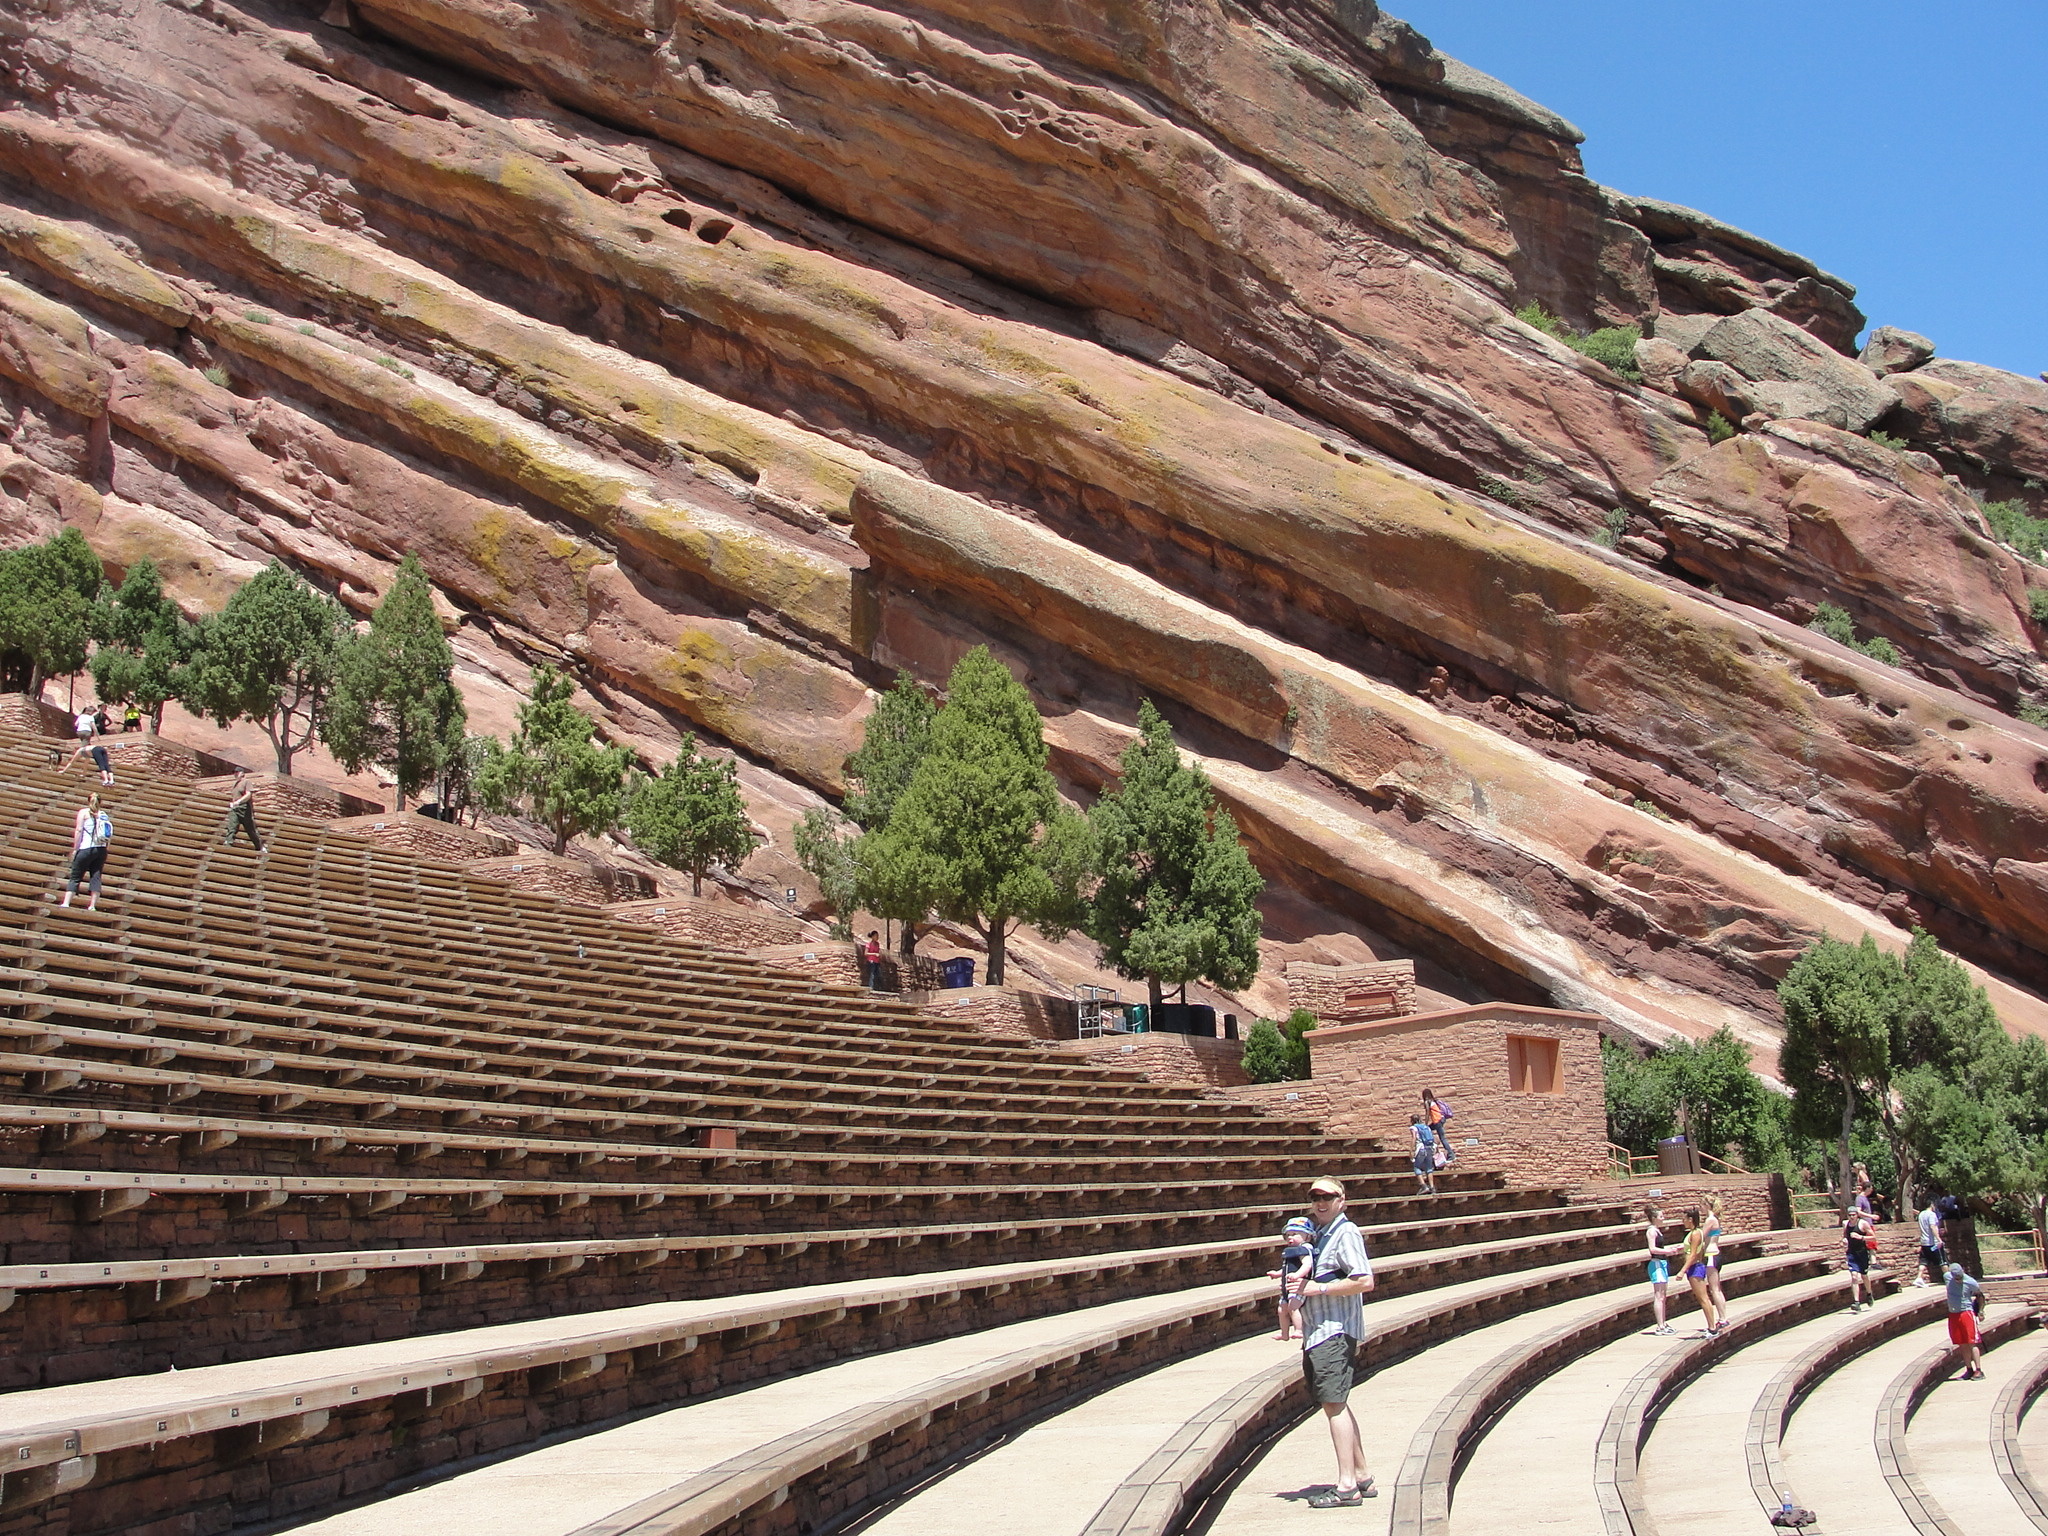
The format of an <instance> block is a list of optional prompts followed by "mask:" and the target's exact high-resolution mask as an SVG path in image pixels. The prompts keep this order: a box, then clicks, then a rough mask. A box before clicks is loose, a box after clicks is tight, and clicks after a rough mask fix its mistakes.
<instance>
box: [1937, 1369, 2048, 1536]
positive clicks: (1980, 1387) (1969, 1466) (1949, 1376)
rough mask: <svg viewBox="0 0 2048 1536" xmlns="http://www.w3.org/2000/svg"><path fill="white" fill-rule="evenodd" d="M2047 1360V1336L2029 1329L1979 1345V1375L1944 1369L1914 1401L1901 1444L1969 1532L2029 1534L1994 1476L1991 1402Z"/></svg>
mask: <svg viewBox="0 0 2048 1536" xmlns="http://www.w3.org/2000/svg"><path fill="white" fill-rule="evenodd" d="M2043 1361H2048V1336H2044V1335H2043V1334H2041V1333H2040V1332H2038V1331H2036V1332H2030V1333H2025V1334H2022V1335H2021V1336H2019V1337H2018V1338H2015V1339H2012V1340H2011V1341H2009V1342H2007V1343H2005V1344H2001V1345H1999V1346H1997V1347H1996V1348H1994V1349H1990V1350H1987V1351H1986V1352H1985V1355H1984V1379H1983V1380H1982V1381H1958V1380H1956V1379H1955V1372H1953V1371H1950V1372H1948V1373H1946V1375H1945V1377H1944V1379H1943V1380H1942V1382H1941V1384H1940V1385H1939V1386H1937V1387H1936V1388H1935V1389H1934V1390H1933V1391H1932V1392H1931V1393H1929V1394H1928V1395H1927V1396H1926V1397H1925V1398H1924V1399H1922V1401H1921V1403H1920V1408H1919V1411H1918V1412H1916V1413H1915V1414H1914V1415H1913V1418H1912V1423H1911V1425H1910V1426H1909V1428H1908V1430H1907V1435H1906V1440H1907V1445H1908V1446H1909V1448H1910V1449H1911V1451H1912V1457H1913V1464H1914V1466H1915V1467H1916V1468H1917V1470H1918V1472H1919V1476H1920V1481H1921V1483H1922V1484H1923V1485H1924V1486H1925V1487H1926V1489H1927V1492H1928V1494H1929V1495H1930V1496H1931V1497H1932V1498H1933V1500H1934V1502H1935V1503H1937V1504H1938V1505H1940V1506H1941V1509H1942V1511H1943V1512H1944V1513H1945V1514H1946V1515H1947V1516H1948V1517H1949V1519H1951V1520H1953V1521H1954V1522H1955V1523H1956V1524H1957V1525H1959V1526H1961V1527H1962V1528H1963V1529H1964V1530H1965V1531H1968V1532H1969V1533H1970V1536H2035V1532H2036V1530H2037V1527H2036V1526H2035V1524H2034V1522H2033V1520H2032V1519H2030V1518H2029V1517H2028V1515H2027V1514H2026V1512H2025V1510H2024V1509H2023V1508H2022V1506H2021V1505H2020V1503H2019V1502H2018V1501H2016V1500H2015V1499H2014V1498H2013V1496H2012V1494H2011V1493H2010V1492H2009V1491H2008V1490H2007V1488H2006V1486H2005V1484H2004V1483H2003V1482H2002V1481H2001V1480H2000V1478H1999V1476H1998V1467H1997V1462H1996V1460H1995V1458H1994V1457H1993V1454H1992V1433H1993V1431H1992V1416H1993V1408H1994V1406H1995V1405H1996V1403H1997V1401H1998V1398H1999V1396H2000V1395H2001V1394H2002V1393H2003V1392H2004V1390H2005V1388H2006V1386H2007V1385H2008V1384H2009V1383H2011V1382H2012V1381H2014V1380H2016V1379H2018V1378H2019V1377H2021V1376H2023V1375H2025V1374H2026V1373H2027V1372H2028V1371H2030V1370H2033V1369H2036V1368H2038V1367H2039V1366H2040V1365H2041V1363H2042V1362H2043Z"/></svg>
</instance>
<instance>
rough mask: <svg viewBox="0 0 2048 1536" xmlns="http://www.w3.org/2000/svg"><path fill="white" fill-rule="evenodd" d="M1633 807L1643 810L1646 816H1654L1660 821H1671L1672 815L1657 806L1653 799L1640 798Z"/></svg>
mask: <svg viewBox="0 0 2048 1536" xmlns="http://www.w3.org/2000/svg"><path fill="white" fill-rule="evenodd" d="M1633 808H1634V809H1635V810H1638V811H1641V812H1642V813H1643V814H1644V815H1645V816H1654V817H1656V818H1657V819H1658V820H1659V821H1669V820H1670V819H1671V818H1670V816H1668V815H1667V814H1665V813H1664V812H1663V811H1661V810H1659V809H1658V808H1657V804H1656V802H1655V801H1653V800H1638V801H1636V802H1635V805H1634V807H1633Z"/></svg>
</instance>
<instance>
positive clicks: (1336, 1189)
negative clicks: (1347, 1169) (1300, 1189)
mask: <svg viewBox="0 0 2048 1536" xmlns="http://www.w3.org/2000/svg"><path fill="white" fill-rule="evenodd" d="M1308 1192H1309V1193H1310V1194H1312V1195H1315V1194H1323V1195H1335V1196H1337V1197H1338V1198H1339V1199H1342V1198H1343V1195H1344V1186H1343V1185H1342V1184H1339V1183H1338V1182H1337V1181H1336V1180H1335V1179H1333V1178H1331V1177H1330V1176H1329V1175H1328V1174H1327V1173H1326V1174H1324V1175H1323V1176H1322V1177H1321V1178H1320V1179H1317V1180H1316V1181H1315V1183H1313V1184H1311V1185H1309V1187H1308Z"/></svg>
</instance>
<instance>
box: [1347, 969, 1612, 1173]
mask: <svg viewBox="0 0 2048 1536" xmlns="http://www.w3.org/2000/svg"><path fill="white" fill-rule="evenodd" d="M1511 1035H1522V1036H1533V1037H1536V1038H1539V1039H1554V1040H1556V1041H1558V1042H1559V1050H1560V1058H1561V1062H1560V1064H1561V1068H1562V1070H1561V1073H1560V1081H1559V1084H1558V1091H1557V1092H1554V1093H1522V1092H1516V1091H1514V1090H1513V1089H1511V1088H1510V1086H1509V1082H1508V1038H1509V1037H1510V1036H1511ZM1308 1039H1309V1050H1310V1056H1311V1060H1312V1061H1313V1063H1314V1068H1315V1078H1314V1081H1315V1085H1316V1086H1317V1087H1319V1088H1322V1089H1324V1090H1326V1091H1327V1092H1328V1094H1329V1095H1330V1098H1331V1100H1332V1109H1331V1112H1330V1114H1329V1116H1328V1118H1327V1119H1326V1121H1325V1124H1326V1125H1327V1126H1328V1128H1329V1130H1330V1131H1331V1132H1332V1134H1335V1135H1342V1136H1377V1137H1379V1138H1380V1139H1381V1140H1382V1141H1384V1142H1385V1143H1386V1145H1388V1146H1389V1147H1394V1148H1399V1147H1402V1146H1404V1145H1406V1144H1407V1137H1408V1133H1407V1130H1406V1127H1407V1124H1408V1120H1409V1117H1410V1116H1411V1115H1413V1114H1414V1113H1415V1112H1416V1110H1417V1109H1418V1108H1419V1107H1420V1105H1421V1096H1422V1090H1423V1089H1424V1088H1433V1089H1435V1090H1436V1092H1437V1093H1439V1094H1441V1095H1442V1096H1443V1097H1444V1099H1445V1100H1447V1101H1448V1102H1449V1103H1450V1105H1451V1107H1452V1108H1453V1109H1454V1110H1455V1111H1456V1112H1457V1118H1456V1120H1455V1121H1454V1122H1453V1124H1452V1127H1451V1142H1452V1146H1453V1147H1454V1148H1455V1150H1456V1152H1457V1155H1458V1160H1459V1162H1460V1164H1461V1165H1463V1166H1464V1167H1467V1168H1474V1169H1486V1170H1497V1171H1499V1172H1501V1173H1504V1174H1506V1175H1507V1176H1508V1178H1509V1179H1510V1181H1512V1182H1515V1183H1552V1182H1555V1181H1557V1180H1559V1179H1563V1180H1567V1181H1570V1182H1578V1181H1581V1180H1592V1179H1597V1178H1600V1177H1602V1176H1603V1175H1604V1174H1605V1173H1606V1171H1607V1151H1606V1148H1607V1106H1606V1095H1605V1092H1604V1089H1603V1086H1602V1081H1601V1075H1600V1020H1599V1017H1598V1016H1597V1015H1595V1014H1589V1013H1565V1012H1560V1011H1558V1010H1556V1009H1551V1008H1523V1007H1518V1006H1514V1005H1511V1004H1502V1003H1492V1004H1486V1005H1483V1006H1481V1007H1477V1008H1457V1009H1452V1010H1449V1011H1447V1012H1443V1013H1427V1014H1417V1015H1415V1016H1413V1017H1410V1018H1402V1019H1391V1020H1387V1021H1385V1022H1381V1023H1372V1024H1347V1025H1338V1026H1328V1025H1326V1026H1324V1027H1322V1028H1319V1029H1317V1030H1315V1031H1313V1032H1312V1033H1311V1034H1310V1035H1309V1037H1308ZM1475 1139H1476V1144H1474V1145H1468V1144H1467V1143H1468V1142H1470V1141H1474V1140H1475Z"/></svg>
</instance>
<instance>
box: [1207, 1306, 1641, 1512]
mask: <svg viewBox="0 0 2048 1536" xmlns="http://www.w3.org/2000/svg"><path fill="white" fill-rule="evenodd" d="M1616 1294H1620V1293H1613V1292H1610V1293H1608V1294H1606V1295H1603V1296H1596V1297H1588V1298H1586V1299H1584V1300H1582V1301H1569V1302H1564V1303H1561V1304H1559V1305H1558V1306H1554V1307H1544V1308H1542V1309H1540V1310H1538V1311H1534V1312H1526V1313H1523V1314H1522V1315H1521V1316H1519V1317H1515V1318H1511V1319H1509V1320H1508V1321H1506V1322H1501V1323H1495V1324H1493V1325H1492V1326H1491V1327H1488V1328H1479V1329H1475V1330H1474V1331H1472V1332H1471V1333H1468V1334H1466V1335H1464V1336H1463V1337H1462V1338H1457V1339H1453V1340H1450V1341H1448V1342H1446V1343H1443V1344H1439V1345H1437V1346H1436V1347H1434V1348H1432V1349H1426V1350H1424V1351H1423V1352H1422V1353H1420V1354H1418V1355H1415V1356H1412V1357H1411V1358H1409V1359H1407V1360H1404V1361H1401V1362H1400V1363H1399V1364H1397V1365H1393V1366H1389V1367H1388V1368H1387V1369H1385V1370H1383V1371H1380V1372H1378V1373H1377V1374H1375V1375H1373V1376H1369V1377H1367V1378H1366V1379H1365V1380H1364V1381H1363V1382H1361V1383H1359V1385H1358V1388H1357V1390H1356V1391H1354V1392H1353V1393H1352V1395H1351V1402H1352V1406H1353V1408H1354V1409H1355V1410H1356V1411H1357V1416H1358V1423H1359V1428H1360V1430H1361V1431H1362V1432H1363V1434H1364V1438H1365V1459H1366V1465H1367V1467H1369V1468H1370V1469H1371V1471H1372V1474H1373V1476H1374V1477H1375V1478H1377V1479H1378V1481H1379V1485H1380V1497H1378V1498H1377V1499H1372V1500H1370V1501H1368V1502H1367V1503H1366V1505H1365V1506H1364V1507H1363V1508H1362V1509H1358V1510H1338V1511H1335V1512H1334V1514H1333V1516H1332V1517H1331V1518H1341V1519H1342V1521H1343V1523H1344V1527H1345V1531H1346V1536H1385V1532H1386V1531H1387V1529H1388V1522H1389V1520H1390V1518H1391V1512H1392V1509H1393V1503H1394V1501H1393V1497H1392V1493H1393V1481H1394V1478H1395V1476H1396V1475H1397V1474H1398V1473H1399V1472H1400V1470H1401V1463H1402V1461H1403V1460H1404V1459H1405V1458H1406V1457H1407V1455H1408V1442H1409V1441H1410V1440H1411V1439H1412V1438H1413V1437H1414V1434H1415V1431H1416V1429H1417V1428H1418V1427H1419V1426H1420V1425H1421V1423H1422V1421H1423V1420H1424V1419H1426V1418H1428V1417H1429V1415H1430V1413H1431V1412H1432V1411H1433V1410H1434V1409H1435V1407H1436V1405H1437V1404H1438V1402H1439V1401H1441V1400H1442V1398H1443V1396H1444V1394H1445V1393H1446V1392H1449V1391H1450V1390H1451V1389H1452V1388H1453V1387H1455V1386H1456V1385H1457V1384H1458V1383H1459V1382H1460V1381H1462V1380H1463V1379H1464V1377H1465V1375H1466V1373H1467V1372H1469V1371H1471V1370H1473V1369H1474V1368H1476V1367H1478V1366H1481V1365H1484V1364H1485V1363H1486V1362H1487V1361H1489V1360H1491V1359H1492V1358H1493V1357H1494V1356H1495V1355H1497V1354H1499V1353H1500V1352H1501V1351H1502V1350H1505V1349H1509V1348H1512V1347H1514V1346H1516V1345H1519V1344H1523V1343H1526V1342H1527V1341H1528V1340H1530V1339H1533V1338H1535V1337H1536V1336H1537V1335H1538V1334H1543V1333H1548V1332H1549V1331H1550V1330H1551V1329H1553V1328H1560V1327H1563V1326H1564V1325H1565V1324H1567V1323H1569V1322H1572V1321H1574V1320H1576V1319H1579V1318H1583V1317H1588V1316H1591V1315H1592V1314H1593V1313H1596V1312H1602V1311H1605V1310H1606V1309H1607V1308H1608V1307H1610V1306H1612V1305H1613V1304H1614V1300H1615V1296H1616ZM1645 1295H1646V1297H1647V1290H1646V1291H1645ZM1649 1320H1650V1309H1649V1304H1648V1302H1647V1300H1646V1301H1645V1303H1644V1306H1643V1321H1644V1323H1645V1325H1647V1324H1648V1323H1649ZM1644 1342H1645V1343H1651V1344H1663V1343H1666V1342H1668V1341H1667V1340H1663V1339H1646V1340H1644ZM1334 1471H1335V1461H1334V1458H1333V1457H1332V1455H1331V1451H1330V1432H1329V1430H1328V1429H1326V1428H1325V1427H1324V1425H1323V1418H1322V1415H1321V1414H1317V1415H1316V1416H1315V1417H1314V1418H1312V1419H1309V1420H1308V1421H1307V1422H1305V1423H1303V1424H1301V1425H1300V1426H1298V1427H1297V1428H1295V1429H1293V1430H1291V1431H1290V1432H1288V1433H1287V1434H1286V1435H1283V1436H1282V1437H1281V1438H1280V1439H1279V1440H1278V1441H1277V1442H1275V1443H1274V1444H1273V1445H1272V1447H1270V1448H1269V1449H1268V1450H1267V1452H1266V1453H1265V1455H1264V1456H1262V1457H1260V1458H1259V1460H1258V1461H1257V1462H1255V1463H1254V1464H1253V1465H1252V1466H1251V1468H1250V1470H1249V1471H1248V1472H1247V1473H1246V1475H1245V1476H1244V1478H1243V1479H1242V1481H1241V1482H1240V1483H1239V1484H1238V1486H1237V1488H1236V1489H1235V1490H1234V1491H1233V1492H1232V1493H1231V1495H1230V1498H1229V1500H1228V1502H1227V1503H1226V1504H1225V1505H1224V1507H1223V1509H1222V1510H1221V1511H1220V1512H1219V1513H1218V1515H1217V1517H1216V1520H1215V1523H1214V1524H1213V1525H1212V1527H1211V1532H1212V1536H1267V1533H1269V1532H1270V1533H1274V1536H1278V1533H1280V1532H1288V1533H1294V1532H1298V1531H1299V1530H1300V1528H1301V1523H1302V1521H1303V1520H1304V1519H1307V1518H1309V1517H1310V1515H1311V1512H1310V1511H1309V1510H1308V1509H1307V1507H1306V1505H1305V1504H1304V1502H1303V1500H1304V1499H1305V1498H1306V1496H1307V1494H1308V1492H1309V1491H1311V1490H1313V1489H1316V1488H1318V1487H1328V1486H1329V1484H1330V1483H1331V1481H1332V1479H1333V1474H1334ZM1517 1524H1518V1525H1519V1521H1517ZM1511 1529H1512V1527H1511ZM1596 1529H1597V1527H1596Z"/></svg>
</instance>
